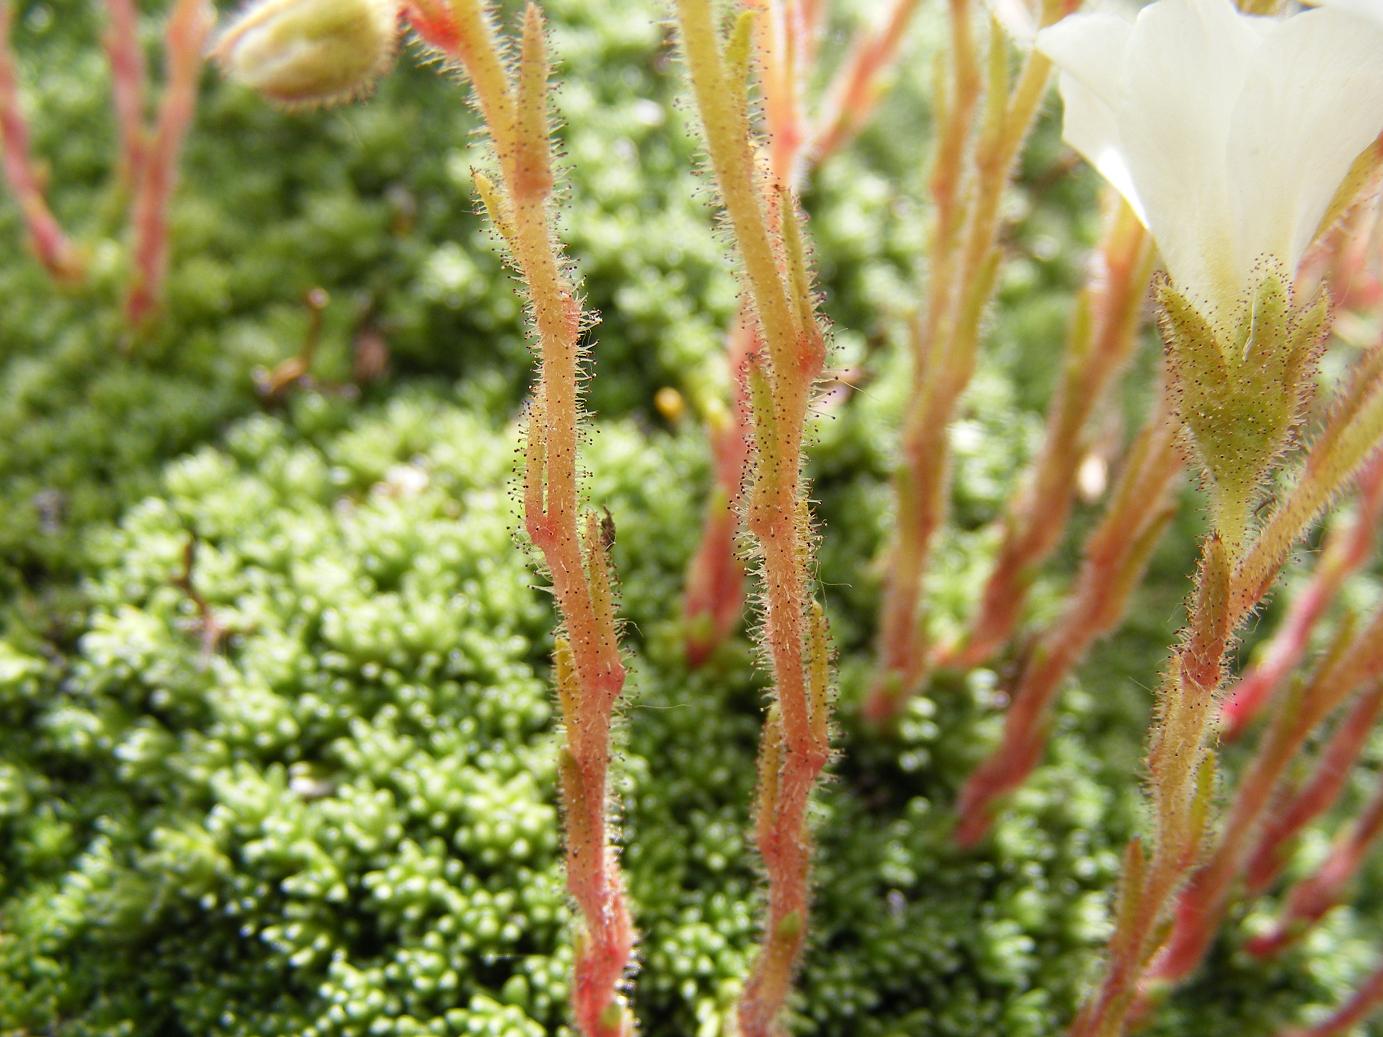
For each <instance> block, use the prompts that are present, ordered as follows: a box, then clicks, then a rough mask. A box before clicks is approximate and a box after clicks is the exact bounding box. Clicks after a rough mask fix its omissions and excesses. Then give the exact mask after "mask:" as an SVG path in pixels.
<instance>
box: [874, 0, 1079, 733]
mask: <svg viewBox="0 0 1383 1037" xmlns="http://www.w3.org/2000/svg"><path fill="white" fill-rule="evenodd" d="M1060 12H1061V6H1060V0H1045V2H1044V3H1043V18H1042V21H1043V24H1047V23H1049V22H1050V21H1052V20H1054V19H1055V18H1056V17H1057V16H1058V15H1059V14H1060ZM950 15H951V17H950V23H951V55H950V57H951V72H952V74H951V81H950V83H949V85H946V84H944V80H939V81H938V90H937V93H938V96H937V99H936V101H935V107H936V110H937V111H938V112H939V113H940V114H941V118H940V124H941V127H942V129H941V133H940V140H939V142H938V145H937V155H936V160H935V165H934V167H933V170H932V176H931V183H930V189H931V194H932V199H933V203H934V207H935V212H936V215H935V218H934V222H933V226H932V229H931V235H930V241H929V246H930V248H929V254H930V256H931V263H932V266H931V277H930V283H929V286H928V302H927V306H926V311H925V313H924V314H922V315H921V316H920V317H919V318H917V319H916V320H915V321H914V322H913V328H912V340H913V376H912V378H913V385H912V392H911V393H910V396H909V398H910V399H911V400H912V401H913V402H912V404H911V405H910V409H909V411H908V413H907V415H906V416H905V418H904V425H903V431H902V443H901V451H900V457H899V462H898V469H897V472H896V474H895V476H894V494H895V498H896V507H897V518H898V521H897V526H896V532H895V534H894V538H893V541H892V543H891V545H890V547H889V548H888V556H887V557H888V563H889V564H888V569H887V577H886V579H885V585H884V591H883V603H882V606H881V611H880V617H879V643H878V655H879V662H878V672H877V674H876V676H875V679H874V682H873V685H872V687H871V689H870V691H869V695H868V698H867V700H866V702H865V707H864V711H865V715H866V716H867V717H868V718H869V719H870V720H872V721H874V722H876V723H880V724H886V723H888V722H890V721H891V720H892V719H893V718H895V717H896V716H897V715H898V713H899V711H900V710H901V709H902V707H903V705H904V704H905V703H906V702H907V700H908V698H909V697H910V696H911V695H912V694H913V693H914V692H915V691H916V690H917V689H918V687H919V686H920V685H921V683H922V681H923V679H924V678H925V676H926V672H927V669H928V648H927V638H926V630H925V625H926V616H925V611H924V609H923V603H922V589H923V578H924V573H925V570H926V566H927V558H928V555H929V552H930V548H931V542H932V539H933V537H934V535H935V533H936V531H937V529H938V528H939V527H940V525H941V522H942V520H943V518H944V515H945V497H946V489H947V482H948V478H949V474H948V473H949V461H948V455H949V449H948V445H947V434H946V432H947V428H948V426H949V425H950V422H951V418H952V417H953V415H954V413H955V408H956V405H957V403H958V402H959V400H960V397H961V394H962V393H963V392H964V390H965V387H966V386H967V385H968V384H969V382H970V376H971V374H972V373H973V371H974V367H975V355H976V351H977V349H978V346H979V339H980V323H981V320H982V318H983V315H984V311H985V308H986V306H987V305H988V303H989V300H990V297H991V295H992V294H993V290H994V286H995V284H996V282H997V277H998V269H999V263H1000V260H1001V251H1000V249H999V245H998V232H999V222H1000V220H999V216H1000V212H999V209H1000V202H1001V201H1002V200H1003V195H1004V190H1005V188H1006V187H1007V185H1008V183H1009V181H1010V180H1011V179H1012V176H1013V172H1014V169H1015V166H1016V163H1017V159H1018V155H1019V152H1020V150H1021V148H1022V145H1023V141H1024V140H1025V139H1026V137H1027V134H1028V130H1029V129H1030V128H1031V126H1032V122H1033V119H1034V118H1035V117H1036V114H1037V110H1038V107H1039V105H1040V103H1041V101H1042V97H1043V94H1044V92H1045V90H1046V86H1047V80H1048V77H1049V73H1050V71H1051V62H1050V61H1049V60H1048V59H1047V58H1046V57H1045V56H1044V55H1042V54H1041V53H1039V52H1037V51H1031V52H1029V53H1028V55H1027V56H1026V57H1025V59H1024V61H1023V65H1022V68H1021V70H1020V71H1019V73H1018V78H1017V80H1016V81H1015V82H1013V83H1012V84H1010V82H1009V69H1008V47H1007V45H1006V42H1005V40H1004V38H1003V34H1002V32H1001V31H1000V30H999V29H998V28H997V27H996V26H995V25H993V24H992V23H991V26H990V39H989V53H988V58H987V61H986V63H985V64H986V69H985V71H984V72H983V73H982V72H981V70H980V68H979V64H978V60H977V57H976V51H975V44H974V38H973V34H972V29H971V19H972V17H973V11H972V8H971V5H970V0H952V2H951V5H950ZM982 83H983V84H984V85H983V88H982V86H981V84H982ZM981 93H983V95H984V96H983V100H984V104H983V105H980V103H979V102H980V100H981Z"/></svg>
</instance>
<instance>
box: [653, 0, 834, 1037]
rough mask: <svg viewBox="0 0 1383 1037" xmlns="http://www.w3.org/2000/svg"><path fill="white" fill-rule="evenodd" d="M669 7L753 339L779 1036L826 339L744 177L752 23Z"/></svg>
mask: <svg viewBox="0 0 1383 1037" xmlns="http://www.w3.org/2000/svg"><path fill="white" fill-rule="evenodd" d="M676 12H677V20H678V25H679V28H680V30H681V40H682V46H683V51H684V53H685V56H686V61H687V66H688V69H689V70H690V73H691V81H692V88H693V92H694V94H695V98H696V104H697V108H698V110H699V111H700V113H701V120H702V124H703V126H704V128H705V137H706V147H707V151H708V152H709V154H710V158H711V165H712V168H713V170H714V172H715V177H716V182H717V184H718V186H719V189H720V195H721V199H722V203H723V204H724V206H725V210H726V214H727V216H728V217H729V224H730V227H731V229H732V231H733V233H734V237H735V241H736V243H737V245H738V252H739V255H740V259H741V261H742V264H743V270H744V279H745V283H746V295H747V297H748V299H750V300H751V301H752V305H753V314H754V317H755V319H756V322H757V326H758V329H759V336H760V338H761V340H762V342H763V349H762V351H761V352H760V353H759V354H758V355H756V356H754V357H752V358H751V362H750V365H749V371H748V380H749V389H750V409H751V415H752V423H753V428H754V447H755V449H754V456H753V460H752V485H751V488H750V491H749V499H748V500H747V501H746V504H745V507H746V519H747V521H746V526H747V528H748V530H749V534H750V537H751V538H752V540H753V542H754V544H755V547H756V548H757V550H758V553H759V555H760V558H761V560H762V567H763V568H762V577H763V588H764V589H763V615H764V626H763V640H764V644H765V648H766V654H767V657H768V662H769V666H770V669H771V672H772V677H773V692H774V703H773V707H772V709H771V710H770V713H769V716H768V718H767V720H766V722H765V725H764V731H763V738H762V742H761V746H760V754H759V788H758V793H757V799H758V801H757V811H756V837H757V842H758V846H759V852H760V854H761V856H762V858H763V864H764V871H765V873H766V874H767V877H768V918H767V921H766V923H765V926H764V934H763V943H762V946H761V948H760V951H759V955H758V958H757V960H756V962H755V965H754V967H753V970H752V972H751V974H750V976H749V979H748V981H747V983H746V985H745V989H744V993H743V996H742V998H741V1001H740V1005H739V1027H740V1033H741V1035H742V1037H768V1035H770V1034H776V1033H779V1032H781V1031H780V1029H779V1025H780V1024H779V1016H780V1015H781V1013H782V1009H783V1005H784V1003H785V1002H786V1000H787V996H788V993H789V990H790V987H791V982H792V974H793V971H794V969H795V967H796V963H797V960H798V958H799V956H800V954H801V951H802V947H803V944H804V943H805V940H806V933H807V921H808V908H809V892H810V885H809V880H810V863H811V840H810V833H809V832H808V830H807V823H806V821H807V817H806V815H807V805H808V802H809V800H810V797H811V791H812V788H813V786H814V785H815V783H816V780H817V777H818V775H819V774H820V772H821V769H822V768H823V767H824V766H825V764H826V762H827V760H828V758H829V756H830V743H829V719H830V687H829V681H830V678H829V658H828V656H829V651H828V645H827V634H826V621H825V616H824V613H823V611H822V609H821V606H820V604H819V603H818V602H817V601H816V600H815V597H814V594H813V593H812V591H811V580H810V575H809V574H810V571H811V555H812V546H813V545H812V534H811V528H810V518H809V514H808V507H807V494H806V488H805V486H804V485H803V478H802V471H801V469H802V438H803V432H804V429H805V425H806V421H807V417H808V409H809V404H810V400H811V392H812V386H813V384H814V383H815V380H816V378H817V376H818V375H819V373H820V371H821V367H822V363H823V360H824V356H825V343H824V339H823V334H822V330H821V327H820V325H819V322H818V317H817V315H816V312H815V299H814V293H813V290H812V287H811V282H810V275H809V271H808V266H807V259H806V250H805V245H804V242H803V239H802V236H801V228H800V225H799V221H800V217H799V215H798V213H797V211H796V205H795V202H794V200H793V197H792V195H791V191H790V187H789V186H788V185H784V184H777V185H774V186H775V190H774V191H773V192H772V194H771V196H770V197H771V198H772V199H773V204H772V205H769V206H766V205H764V204H763V198H764V194H765V192H764V191H763V189H762V187H761V186H760V184H759V182H758V180H757V178H756V175H755V174H756V162H755V154H754V145H753V140H752V137H751V133H750V126H749V82H748V77H749V51H750V47H751V38H752V33H753V30H754V20H755V15H754V14H753V13H752V12H746V13H744V14H742V15H741V16H740V18H739V19H738V21H737V22H736V25H735V30H734V33H733V35H732V37H731V38H730V40H729V42H728V44H726V45H725V47H724V49H723V50H722V45H721V42H720V39H719V35H718V33H717V31H716V24H715V19H714V13H713V5H712V3H711V2H710V0H677V4H676ZM775 208H776V210H777V216H776V217H775V216H774V213H773V209H775Z"/></svg>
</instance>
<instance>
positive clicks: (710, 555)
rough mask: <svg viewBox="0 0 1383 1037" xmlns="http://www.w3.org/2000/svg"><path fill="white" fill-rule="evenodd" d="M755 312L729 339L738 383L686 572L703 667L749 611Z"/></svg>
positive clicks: (714, 442)
mask: <svg viewBox="0 0 1383 1037" xmlns="http://www.w3.org/2000/svg"><path fill="white" fill-rule="evenodd" d="M755 328H756V323H755V320H754V315H753V313H752V312H747V311H745V310H744V309H741V311H740V314H739V317H738V319H737V320H736V321H735V324H734V326H733V328H732V329H731V331H730V334H729V335H728V336H726V360H727V362H728V364H729V367H730V371H731V372H732V374H733V376H734V380H735V391H734V393H733V395H732V397H731V406H730V413H729V415H728V417H726V418H725V419H724V421H723V424H722V425H721V426H720V427H713V428H712V430H711V451H712V453H713V455H714V457H715V486H714V488H713V490H712V492H711V499H710V500H709V501H708V502H707V505H706V518H705V521H704V523H703V525H702V528H701V543H700V544H699V545H698V547H697V550H696V553H695V554H694V555H693V556H692V560H691V563H690V565H688V567H687V590H686V598H685V601H684V604H683V614H684V615H685V616H686V619H687V661H688V663H690V664H691V665H692V666H700V665H701V664H702V663H704V662H705V661H706V659H707V658H709V657H710V655H711V653H712V652H713V651H715V649H716V646H717V645H719V644H720V643H721V642H723V641H724V640H725V639H726V638H727V637H729V636H730V633H731V632H732V631H733V630H734V629H735V625H736V624H737V623H738V622H739V618H740V611H741V609H742V608H743V606H744V564H743V563H742V562H741V561H740V558H739V553H738V550H737V545H736V543H735V539H736V535H737V533H738V531H739V504H740V496H741V490H742V489H743V487H744V480H745V465H746V464H747V463H748V460H749V435H750V429H749V410H748V407H749V404H748V398H747V395H746V392H745V384H744V377H745V372H744V365H745V363H746V362H747V361H748V358H749V357H750V356H751V355H753V354H754V353H756V352H758V351H759V350H760V349H761V348H763V344H762V343H761V342H760V341H759V338H758V335H757V333H756V330H755Z"/></svg>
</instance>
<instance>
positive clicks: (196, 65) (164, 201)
mask: <svg viewBox="0 0 1383 1037" xmlns="http://www.w3.org/2000/svg"><path fill="white" fill-rule="evenodd" d="M215 24H216V12H215V10H214V9H213V8H212V6H211V5H210V4H209V3H208V2H207V0H177V3H176V4H175V5H174V6H173V11H172V13H171V14H170V15H169V19H168V28H167V30H166V33H165V42H166V47H167V54H166V57H165V60H166V62H167V69H168V71H167V82H166V83H165V84H164V88H163V99H162V100H161V101H160V103H159V110H158V121H157V123H156V124H155V129H154V133H153V138H152V140H151V141H150V143H149V147H148V150H147V152H145V153H144V155H143V156H142V158H141V161H140V176H139V181H138V184H137V187H136V190H135V196H134V204H133V208H132V213H131V222H132V227H131V231H132V233H133V235H134V249H133V251H134V255H133V266H134V272H133V280H132V283H131V285H130V291H129V295H128V296H127V297H126V300H125V319H126V320H127V321H128V322H129V323H130V324H131V325H133V326H135V327H138V326H139V325H141V324H143V323H144V322H145V321H146V320H148V318H149V317H150V316H152V315H153V313H154V311H155V310H157V308H158V305H159V301H160V298H161V296H162V293H163V281H164V278H165V277H166V276H167V272H168V205H169V202H170V201H171V200H172V197H173V189H174V187H175V186H176V185H177V175H178V156H179V155H180V154H181V152H182V145H183V140H184V139H185V138H186V136H187V131H188V129H189V128H190V127H191V125H192V117H193V115H194V114H195V112H196V110H197V81H198V77H199V76H200V75H201V71H202V61H203V54H204V52H205V50H206V42H207V38H208V37H209V36H210V35H211V30H212V28H213V26H215Z"/></svg>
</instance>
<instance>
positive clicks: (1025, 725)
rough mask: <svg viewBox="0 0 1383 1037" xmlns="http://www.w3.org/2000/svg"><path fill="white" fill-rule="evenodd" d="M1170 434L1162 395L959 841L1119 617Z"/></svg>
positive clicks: (1032, 753)
mask: <svg viewBox="0 0 1383 1037" xmlns="http://www.w3.org/2000/svg"><path fill="white" fill-rule="evenodd" d="M1164 401H1165V397H1164ZM1176 438H1177V426H1176V424H1175V423H1174V422H1173V420H1172V417H1171V415H1170V413H1169V412H1168V408H1167V406H1166V404H1165V402H1164V404H1163V406H1161V407H1159V408H1158V410H1157V411H1156V413H1154V414H1153V416H1152V417H1151V418H1150V419H1149V421H1148V424H1147V425H1146V426H1145V427H1144V429H1143V431H1142V432H1141V433H1140V434H1139V436H1138V439H1137V440H1136V441H1135V443H1134V445H1133V447H1132V449H1131V450H1130V451H1129V456H1128V459H1127V461H1126V462H1125V465H1124V470H1123V472H1122V473H1121V475H1120V477H1119V481H1118V484H1117V486H1116V487H1115V490H1114V494H1113V498H1112V500H1111V501H1110V505H1109V509H1108V511H1106V513H1105V516H1104V518H1103V520H1102V521H1101V522H1100V525H1099V526H1098V527H1097V528H1096V530H1095V531H1094V533H1093V534H1091V537H1090V540H1089V542H1088V543H1087V544H1086V546H1085V558H1084V561H1083V562H1082V564H1081V570H1080V575H1079V577H1078V578H1077V581H1076V587H1075V590H1074V592H1073V594H1072V596H1071V600H1070V603H1069V604H1068V605H1067V607H1066V610H1065V612H1063V613H1062V615H1061V617H1060V618H1059V619H1058V620H1057V621H1056V622H1055V623H1054V624H1053V625H1052V626H1051V627H1050V628H1048V629H1047V630H1045V631H1043V633H1042V634H1041V635H1040V636H1039V638H1038V640H1037V644H1036V646H1035V647H1034V648H1033V650H1032V652H1031V653H1030V654H1029V655H1028V656H1027V658H1026V660H1025V662H1024V665H1023V669H1022V672H1021V674H1020V676H1019V678H1018V686H1017V688H1016V690H1015V691H1014V693H1013V698H1012V703H1011V705H1010V706H1009V708H1008V712H1007V713H1006V714H1005V715H1004V733H1003V737H1002V739H1001V740H1000V743H999V745H998V746H997V747H996V748H995V749H994V751H993V752H992V753H991V754H990V755H989V756H988V757H987V758H986V759H985V760H984V762H983V763H981V764H980V766H979V767H978V768H977V769H976V770H975V772H974V773H973V774H972V775H971V776H970V778H969V780H968V781H967V782H966V784H965V788H964V789H963V790H962V792H961V795H960V802H959V805H958V806H957V808H956V810H957V814H958V815H959V822H958V824H957V827H956V833H955V838H956V841H957V842H958V843H959V844H960V845H962V846H973V845H974V844H975V843H977V842H978V841H979V840H980V839H981V838H982V837H983V836H984V834H985V833H986V832H987V831H988V830H989V826H990V824H991V823H992V822H993V811H994V807H995V805H996V801H997V800H998V799H999V798H1000V797H1001V796H1004V795H1006V794H1007V793H1009V792H1012V791H1013V790H1014V789H1016V788H1018V787H1019V786H1020V785H1022V784H1023V782H1024V781H1026V780H1027V777H1028V775H1029V774H1031V773H1032V771H1033V768H1035V767H1036V766H1037V763H1038V761H1039V760H1040V759H1041V755H1042V750H1043V748H1044V747H1045V745H1046V742H1047V732H1048V731H1049V729H1050V727H1051V711H1052V704H1053V702H1054V701H1055V699H1056V695H1057V692H1058V691H1059V690H1060V688H1061V683H1062V681H1063V680H1064V679H1065V678H1066V676H1067V675H1068V674H1069V673H1070V672H1071V670H1072V668H1073V667H1075V666H1076V664H1077V663H1079V662H1080V660H1081V658H1082V657H1083V656H1084V655H1085V653H1086V651H1088V650H1089V648H1090V646H1091V645H1092V644H1094V643H1095V641H1096V640H1098V639H1099V638H1100V637H1101V636H1103V635H1104V634H1105V633H1108V632H1109V631H1110V630H1112V629H1113V628H1114V627H1115V626H1116V625H1117V624H1118V622H1119V620H1120V618H1121V617H1122V616H1123V614H1124V609H1125V607H1126V606H1127V603H1128V598H1129V595H1130V593H1132V591H1133V589H1134V588H1135V587H1136V586H1137V585H1138V582H1139V580H1140V579H1141V577H1142V574H1143V570H1144V568H1145V567H1146V565H1147V561H1148V558H1149V556H1150V555H1151V553H1152V550H1153V548H1154V547H1156V545H1157V541H1158V539H1159V538H1160V537H1161V534H1162V531H1163V530H1164V529H1165V528H1166V525H1167V523H1168V522H1169V521H1170V520H1171V517H1172V515H1173V507H1172V505H1171V502H1170V496H1171V490H1172V487H1173V486H1174V484H1175V481H1176V476H1177V473H1178V472H1180V471H1181V468H1182V458H1181V452H1180V450H1179V449H1178V447H1177V443H1176Z"/></svg>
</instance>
